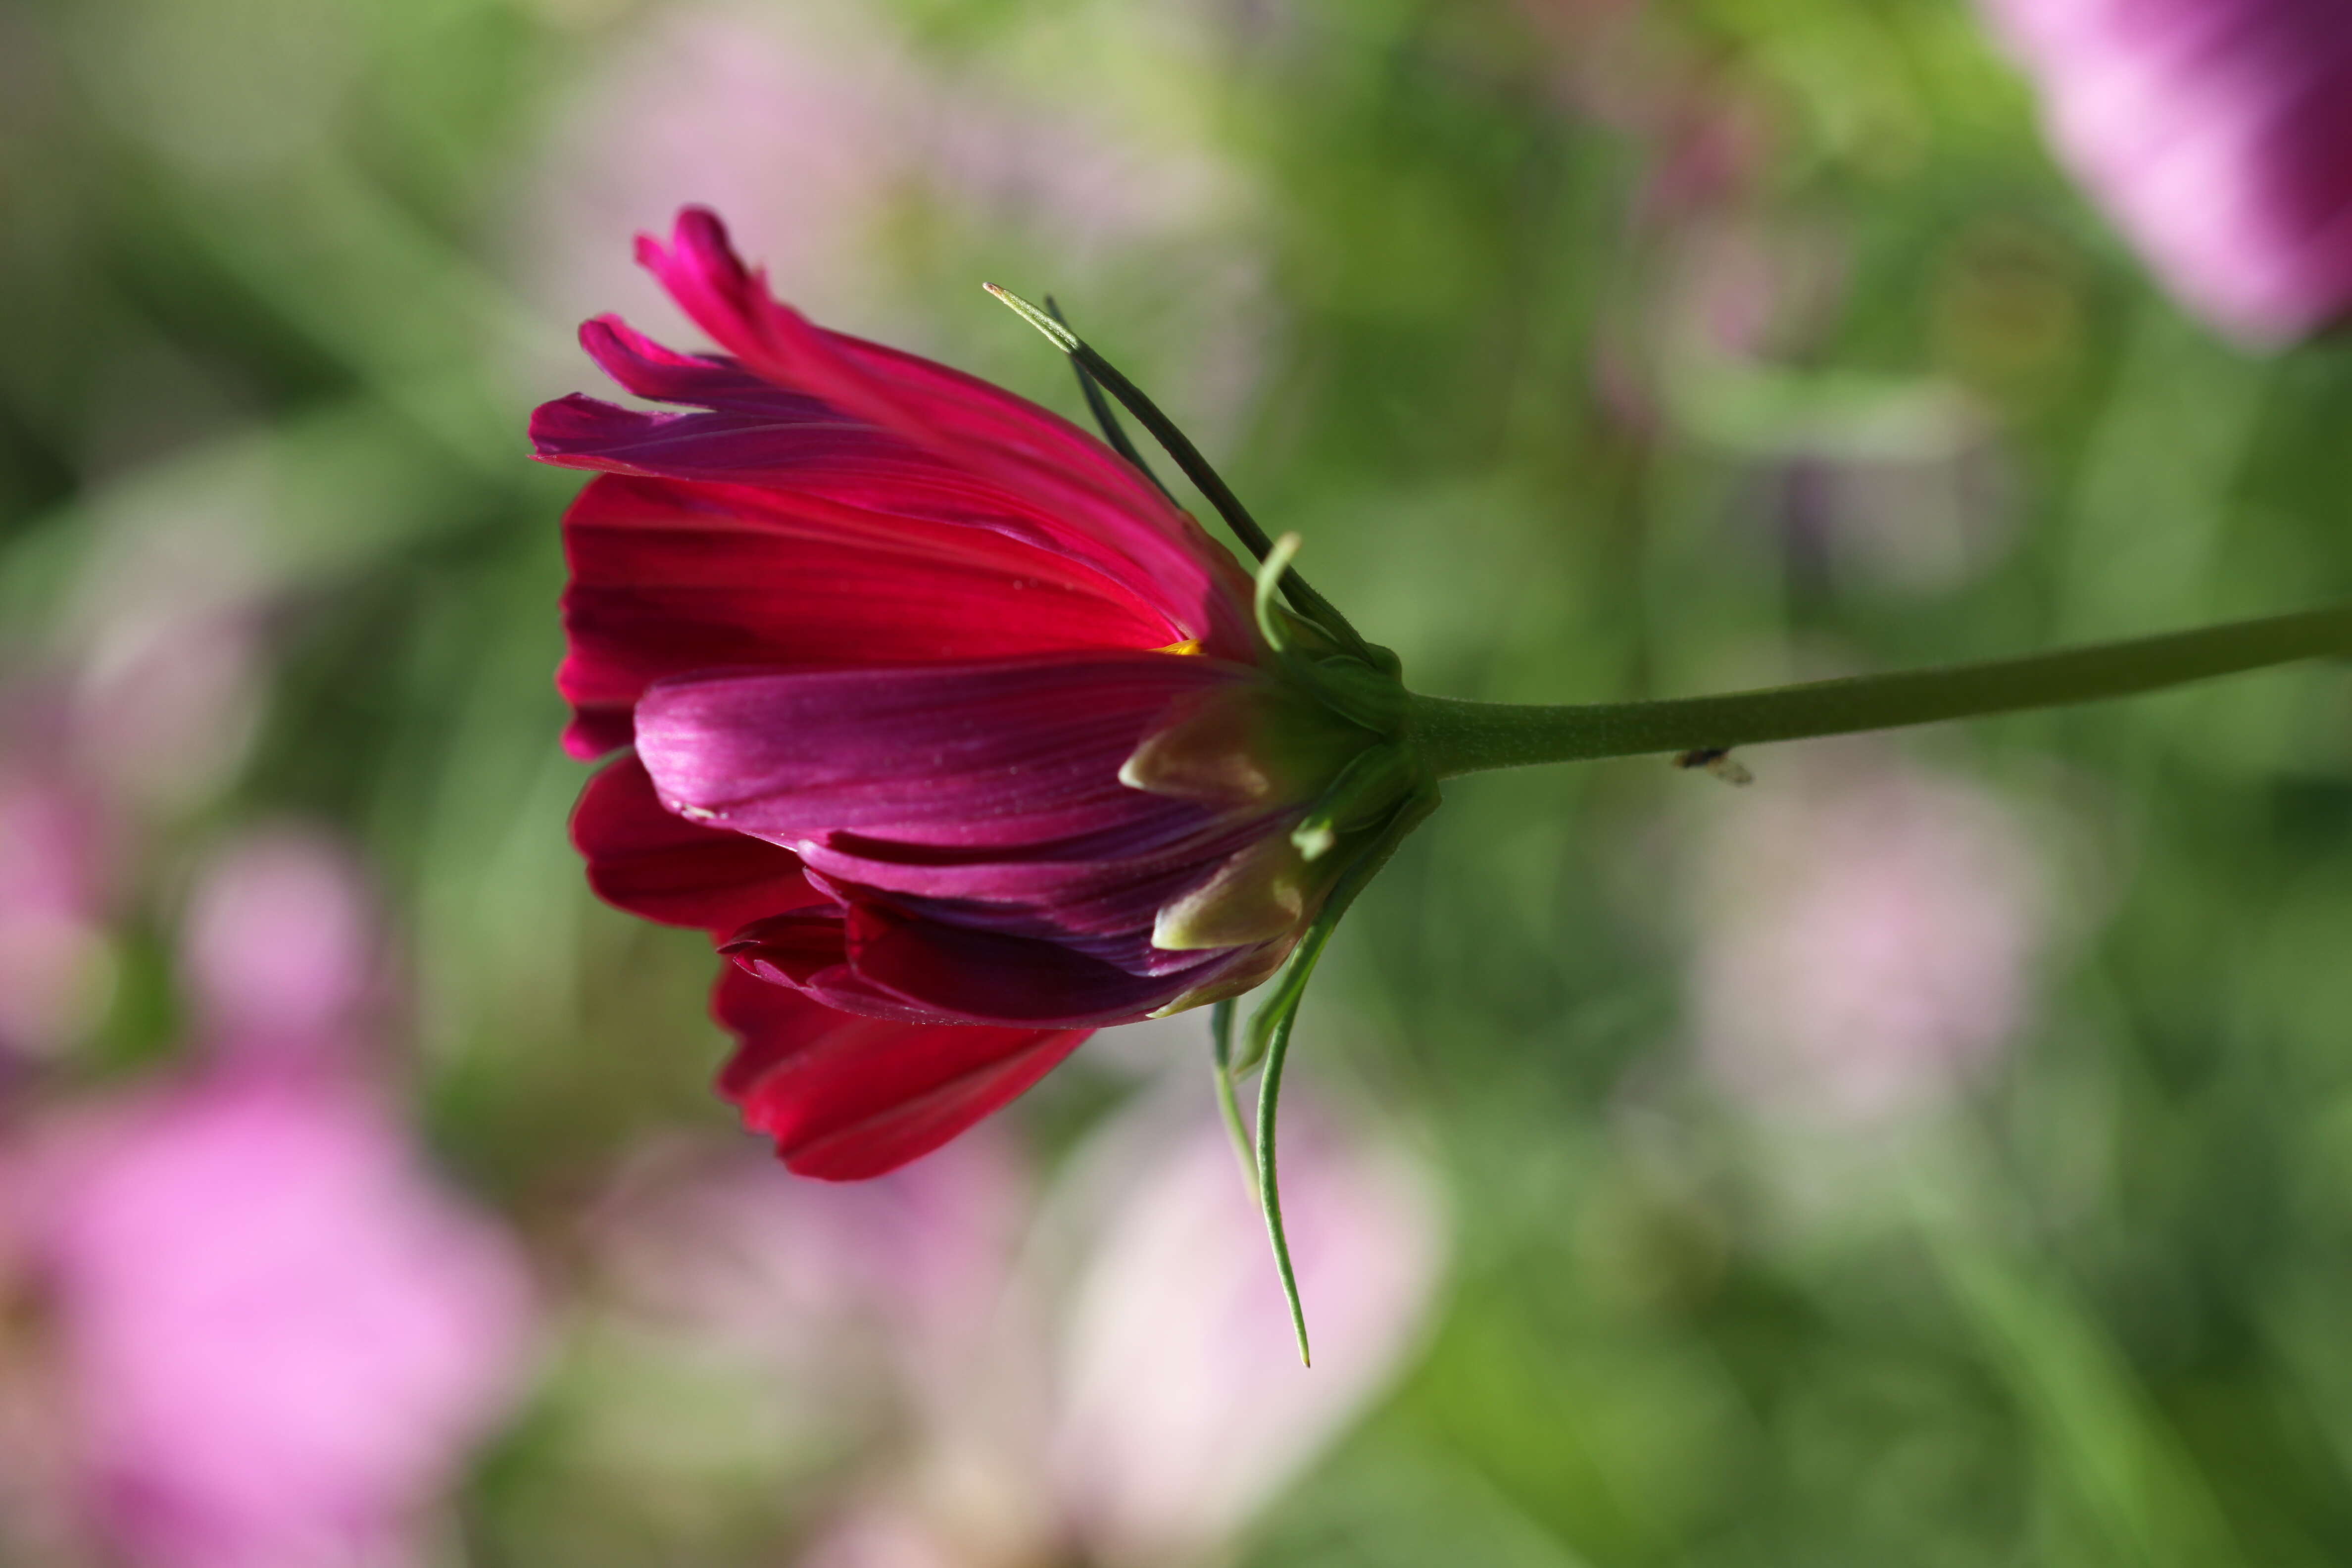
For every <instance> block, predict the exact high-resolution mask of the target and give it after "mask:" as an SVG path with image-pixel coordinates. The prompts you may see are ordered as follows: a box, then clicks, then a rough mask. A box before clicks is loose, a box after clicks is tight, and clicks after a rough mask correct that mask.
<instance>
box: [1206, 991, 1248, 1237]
mask: <svg viewBox="0 0 2352 1568" xmlns="http://www.w3.org/2000/svg"><path fill="white" fill-rule="evenodd" d="M1209 1070H1210V1071H1211V1072H1212V1073H1213V1074H1214V1075H1215V1079H1216V1085H1217V1114H1218V1115H1219V1116H1221V1117H1222V1118H1223V1120H1224V1123H1225V1136H1226V1137H1227V1138H1229V1139H1231V1140H1232V1141H1233V1145H1234V1154H1235V1155H1236V1156H1237V1157H1238V1158H1239V1159H1240V1161H1241V1165H1242V1184H1243V1185H1244V1186H1245V1187H1247V1188H1248V1189H1249V1195H1250V1201H1251V1202H1252V1203H1255V1202H1256V1201H1257V1151H1256V1150H1255V1149H1253V1148H1251V1147H1250V1135H1249V1128H1248V1127H1247V1126H1246V1125H1245V1124H1244V1122H1243V1121H1242V1106H1241V1099H1240V1097H1239V1096H1238V1095H1236V1094H1235V1093H1234V999H1233V998H1232V997H1230V996H1228V997H1226V998H1225V999H1224V1000H1223V1001H1222V1002H1218V1003H1216V1004H1214V1005H1212V1006H1211V1007H1210V1008H1209Z"/></svg>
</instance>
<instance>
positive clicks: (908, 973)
mask: <svg viewBox="0 0 2352 1568" xmlns="http://www.w3.org/2000/svg"><path fill="white" fill-rule="evenodd" d="M848 936H849V965H850V968H851V969H852V970H853V971H855V972H856V975H857V977H858V978H859V979H860V980H862V981H864V982H866V984H868V985H871V986H875V987H878V988H880V989H881V990H883V991H885V992H887V993H889V994H895V995H898V996H903V997H905V998H906V999H907V1000H908V1002H909V1003H911V1004H913V1005H915V1006H917V1007H919V1008H924V1009H928V1010H930V1011H933V1012H936V1013H940V1014H943V1015H946V1016H950V1017H959V1018H984V1019H987V1020H988V1021H990V1022H992V1023H996V1024H1005V1025H1027V1026H1036V1027H1045V1026H1054V1027H1062V1028H1079V1027H1096V1026H1102V1025H1106V1024H1129V1023H1133V1022H1134V1021H1135V1020H1137V1019H1139V1018H1142V1017H1145V1016H1149V1015H1150V1014H1151V1013H1153V1012H1156V1011H1158V1010H1159V1009H1160V1008H1161V1007H1164V1006H1166V1005H1168V1004H1169V1003H1171V1002H1173V1001H1175V1000H1176V999H1177V998H1178V997H1180V996H1181V995H1183V994H1186V993H1187V992H1190V991H1194V990H1197V989H1199V988H1200V987H1201V986H1202V985H1204V984H1208V983H1209V982H1210V981H1212V980H1213V979H1215V978H1216V977H1217V976H1219V975H1220V974H1222V973H1224V972H1225V971H1226V970H1228V969H1230V968H1232V967H1234V965H1235V964H1236V963H1240V962H1243V961H1244V959H1245V958H1246V957H1247V956H1249V955H1252V954H1254V953H1255V952H1256V949H1255V948H1223V949H1218V950H1216V951H1213V952H1208V953H1205V954H1202V955H1201V956H1200V959H1199V961H1198V962H1197V963H1190V964H1187V965H1184V966H1183V967H1181V968H1178V967H1174V966H1173V965H1172V964H1171V968H1170V969H1169V970H1168V972H1166V973H1159V974H1143V973H1133V972H1131V971H1129V970H1128V969H1125V968H1122V967H1120V966H1119V965H1118V964H1117V963H1108V962H1106V961H1105V960H1104V959H1101V958H1097V957H1093V956H1090V955H1088V954H1087V953H1085V952H1080V951H1078V950H1077V948H1076V946H1075V945H1073V944H1069V943H1064V942H1053V941H1048V940H1045V939H1043V938H1040V937H1034V936H1018V935H1012V934H1008V933H1005V932H1001V931H979V930H972V929H970V928H968V927H964V926H958V925H950V924H947V923H944V922H943V921H938V920H929V919H924V918H921V917H919V916H916V915H911V914H908V913H904V912H901V911H899V910H895V909H891V908H888V907H886V906H884V905H880V904H869V903H866V902H863V901H860V902H858V903H856V904H853V905H852V906H851V908H850V910H849V922H848ZM1165 956H1167V957H1168V958H1169V959H1171V960H1181V959H1182V958H1187V957H1191V956H1192V955H1191V954H1168V955H1165Z"/></svg>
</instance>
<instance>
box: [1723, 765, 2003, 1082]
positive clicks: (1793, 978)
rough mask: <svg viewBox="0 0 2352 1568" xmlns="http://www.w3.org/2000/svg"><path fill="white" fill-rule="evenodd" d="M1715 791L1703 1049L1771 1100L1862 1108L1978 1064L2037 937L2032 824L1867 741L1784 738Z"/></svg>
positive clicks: (1982, 1065) (1999, 1031)
mask: <svg viewBox="0 0 2352 1568" xmlns="http://www.w3.org/2000/svg"><path fill="white" fill-rule="evenodd" d="M1760 771H1761V773H1762V777H1761V780H1760V782H1759V784H1757V785H1756V786H1755V787H1754V788H1753V789H1750V790H1747V791H1743V792H1741V794H1740V795H1738V796H1737V797H1734V798H1731V799H1729V800H1727V801H1725V802H1721V803H1718V809H1719V810H1720V812H1721V814H1722V818H1723V820H1722V826H1721V831H1720V832H1719V833H1717V835H1716V836H1715V837H1714V838H1713V840H1712V842H1711V845H1710V847H1709V849H1708V852H1707V858H1706V871H1705V877H1704V879H1703V884H1702V889H1703V890H1702V901H1701V907H1700V911H1699V913H1700V921H1701V933H1700V946H1699V950H1698V955H1697V960H1696V966H1695V969H1694V973H1693V977H1692V979H1693V984H1694V986H1695V988H1696V998H1695V1006H1696V1023H1697V1029H1698V1037H1699V1049H1700V1054H1701V1059H1702V1062H1703V1064H1704V1065H1705V1067H1706V1068H1707V1070H1708V1071H1709V1072H1710V1073H1711V1074H1712V1075H1713V1076H1714V1077H1715V1078H1716V1079H1717V1080H1718V1081H1719V1082H1721V1083H1722V1084H1723V1085H1724V1086H1725V1087H1727V1089H1730V1090H1731V1091H1732V1092H1734V1093H1735V1094H1737V1095H1738V1096H1740V1097H1741V1098H1743V1099H1746V1100H1748V1101H1750V1102H1751V1103H1753V1104H1755V1105H1757V1106H1759V1108H1761V1109H1764V1110H1771V1111H1776V1112H1783V1113H1794V1114H1796V1115H1799V1116H1801V1117H1804V1118H1807V1119H1810V1120H1815V1121H1849V1122H1869V1121H1878V1120H1881V1119H1885V1118H1888V1117H1892V1116H1895V1115H1897V1114H1900V1113H1902V1112H1905V1111H1909V1110H1917V1109H1923V1108H1925V1107H1927V1106H1929V1105H1932V1104H1934V1103H1935V1102H1937V1100H1941V1099H1943V1098H1944V1097H1946V1096H1948V1094H1950V1093H1951V1092H1953V1091H1954V1090H1956V1089H1958V1088H1959V1087H1961V1086H1962V1085H1963V1084H1964V1083H1966V1082H1967V1081H1968V1080H1969V1079H1972V1078H1974V1077H1976V1076H1978V1075H1979V1074H1981V1073H1982V1072H1983V1071H1984V1070H1985V1069H1986V1068H1989V1067H1990V1065H1991V1064H1992V1063H1993V1062H1994V1060H1995V1059H1996V1058H1998V1057H1999V1055H2000V1051H2001V1050H2002V1048H2003V1047H2005V1046H2006V1045H2007V1044H2008V1043H2009V1041H2010V1039H2011V1037H2012V1036H2013V1035H2014V1034H2015V1033H2016V1032H2017V1030H2018V1028H2019V1027H2020V1026H2021V1025H2022V1024H2023V1022H2024V1021H2025V1017H2026V1014H2027V1011H2028V1008H2029V1006H2030V1005H2031V1000H2032V996H2031V982H2032V963H2033V959H2034V956H2035V953H2036V952H2037V951H2038V950H2039V949H2040V947H2041V946H2042V941H2043V937H2044V924H2045V921H2044V910H2043V902H2044V900H2043V896H2042V882H2041V879H2040V877H2039V875H2038V872H2037V868H2036V866H2035V863H2034V858H2033V852H2032V846H2031V844H2030V842H2029V840H2028V839H2027V837H2026V836H2025V834H2024V831H2023V829H2022V828H2021V826H2020V825H2019V824H2018V822H2017V821H2016V819H2015V818H2014V817H2013V816H2011V814H2010V813H2009V811H2008V810H2006V809H2005V808H2004V807H2003V806H2002V805H2000V802H1999V801H1998V800H1997V799H1996V798H1994V797H1993V796H1992V795H1989V794H1987V793H1986V792H1984V791H1982V790H1980V789H1978V788H1975V787H1973V786H1971V785H1969V784H1964V783H1960V782H1958V781H1957V780H1952V779H1948V778H1939V777H1937V776H1934V775H1931V774H1927V773H1919V772H1916V771H1913V770H1909V769H1906V768H1902V767H1899V766H1896V765H1895V764H1892V763H1887V762H1885V761H1883V760H1880V759H1878V758H1877V757H1876V756H1875V754H1874V753H1873V752H1870V751H1868V750H1867V749H1866V748H1861V747H1836V748H1824V749H1822V752H1821V754H1819V755H1817V756H1816V757H1814V758H1811V759H1809V760H1800V759H1798V758H1797V757H1795V756H1793V755H1778V756H1776V757H1775V758H1774V759H1773V761H1772V763H1771V765H1770V766H1769V768H1768V769H1764V770H1760Z"/></svg>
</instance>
